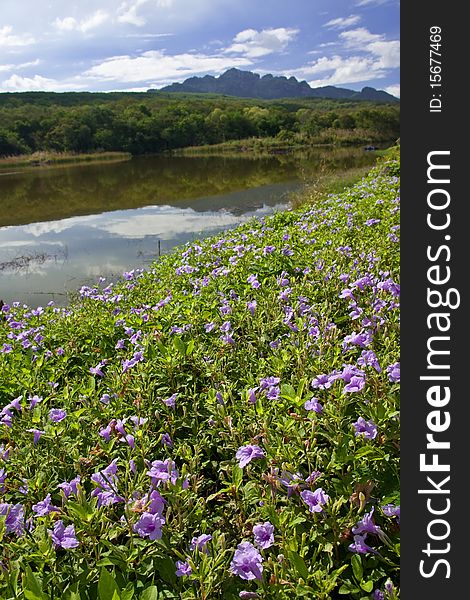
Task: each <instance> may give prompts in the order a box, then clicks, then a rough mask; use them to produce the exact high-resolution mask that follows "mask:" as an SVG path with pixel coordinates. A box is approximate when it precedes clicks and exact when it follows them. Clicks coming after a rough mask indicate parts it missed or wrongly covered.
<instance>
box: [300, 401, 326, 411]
mask: <svg viewBox="0 0 470 600" xmlns="http://www.w3.org/2000/svg"><path fill="white" fill-rule="evenodd" d="M304 408H305V410H313V411H314V412H316V413H319V414H321V413H322V412H323V406H322V405H321V404H320V402H318V398H310V400H307V401H306V402H305V404H304Z"/></svg>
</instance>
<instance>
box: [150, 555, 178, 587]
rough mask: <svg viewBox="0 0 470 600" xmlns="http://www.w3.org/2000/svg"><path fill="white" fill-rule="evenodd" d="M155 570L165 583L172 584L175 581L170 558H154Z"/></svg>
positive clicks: (173, 565) (174, 571)
mask: <svg viewBox="0 0 470 600" xmlns="http://www.w3.org/2000/svg"><path fill="white" fill-rule="evenodd" d="M153 564H154V566H155V570H156V571H157V572H158V574H159V575H160V577H161V578H162V579H163V580H164V581H166V582H167V583H170V584H173V583H175V580H176V574H175V573H176V570H175V563H174V562H173V561H172V560H171V558H170V557H168V556H166V557H164V558H156V559H155V560H154V563H153Z"/></svg>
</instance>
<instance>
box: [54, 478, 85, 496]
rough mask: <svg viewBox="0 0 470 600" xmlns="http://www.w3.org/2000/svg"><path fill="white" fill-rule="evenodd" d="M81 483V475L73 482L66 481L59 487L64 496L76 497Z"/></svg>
mask: <svg viewBox="0 0 470 600" xmlns="http://www.w3.org/2000/svg"><path fill="white" fill-rule="evenodd" d="M79 483H80V475H77V476H76V477H74V478H73V479H72V480H71V481H64V482H63V483H59V485H58V486H57V487H58V488H60V489H61V490H62V492H63V493H64V496H65V497H66V498H68V497H69V496H70V495H71V494H73V495H74V496H77V495H78V487H77V486H78V484H79Z"/></svg>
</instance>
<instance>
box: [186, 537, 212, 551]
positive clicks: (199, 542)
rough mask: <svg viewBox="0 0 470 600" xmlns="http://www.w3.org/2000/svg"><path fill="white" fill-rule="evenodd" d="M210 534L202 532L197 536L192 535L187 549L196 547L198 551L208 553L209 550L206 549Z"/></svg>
mask: <svg viewBox="0 0 470 600" xmlns="http://www.w3.org/2000/svg"><path fill="white" fill-rule="evenodd" d="M211 539H212V536H211V535H208V534H206V533H203V534H201V535H199V536H196V537H193V539H192V540H191V544H190V546H189V549H190V550H191V551H193V550H196V548H197V549H198V550H199V551H200V552H205V553H206V554H209V551H208V549H207V544H208V543H209V542H210V541H211Z"/></svg>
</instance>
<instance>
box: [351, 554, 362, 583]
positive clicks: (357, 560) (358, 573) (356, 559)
mask: <svg viewBox="0 0 470 600" xmlns="http://www.w3.org/2000/svg"><path fill="white" fill-rule="evenodd" d="M351 566H352V570H353V573H354V577H355V578H356V579H357V581H358V583H360V582H361V581H362V576H363V574H364V570H363V568H362V559H361V557H360V556H359V554H353V555H352V558H351Z"/></svg>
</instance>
